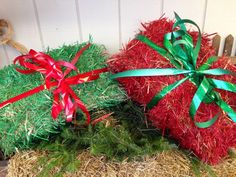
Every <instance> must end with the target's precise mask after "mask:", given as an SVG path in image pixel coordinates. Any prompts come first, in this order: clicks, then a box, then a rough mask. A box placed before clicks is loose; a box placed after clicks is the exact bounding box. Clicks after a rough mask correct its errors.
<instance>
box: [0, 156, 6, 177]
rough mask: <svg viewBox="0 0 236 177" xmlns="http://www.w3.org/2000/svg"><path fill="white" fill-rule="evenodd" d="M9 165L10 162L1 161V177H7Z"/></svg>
mask: <svg viewBox="0 0 236 177" xmlns="http://www.w3.org/2000/svg"><path fill="white" fill-rule="evenodd" d="M7 163H8V161H6V160H5V161H0V177H5V176H6V175H7Z"/></svg>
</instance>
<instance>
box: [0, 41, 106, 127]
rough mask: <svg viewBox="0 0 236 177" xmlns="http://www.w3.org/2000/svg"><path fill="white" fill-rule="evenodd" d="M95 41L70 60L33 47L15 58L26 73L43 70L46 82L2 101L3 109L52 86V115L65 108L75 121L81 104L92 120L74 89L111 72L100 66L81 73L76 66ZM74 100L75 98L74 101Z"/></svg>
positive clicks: (15, 61) (21, 71)
mask: <svg viewBox="0 0 236 177" xmlns="http://www.w3.org/2000/svg"><path fill="white" fill-rule="evenodd" d="M90 45H91V44H87V45H86V46H85V47H83V48H82V49H81V50H80V51H79V52H78V53H77V54H76V56H75V57H74V59H73V60H72V61H71V62H70V63H69V62H66V61H55V60H54V59H53V58H51V57H50V56H49V55H47V54H45V53H42V52H36V51H34V50H32V49H31V50H30V51H29V53H28V54H27V55H21V56H19V57H17V58H15V60H14V64H16V63H17V62H18V63H19V64H20V65H21V66H23V67H25V68H26V69H20V68H16V70H17V71H18V72H20V73H23V74H31V73H34V72H40V73H42V74H44V75H45V84H43V85H40V86H38V87H36V88H34V89H32V90H29V91H27V92H24V93H22V94H20V95H17V96H15V97H13V98H10V99H9V100H6V101H4V102H2V103H0V108H2V107H4V106H7V105H8V104H12V103H14V102H16V101H18V100H20V99H23V98H26V97H28V96H30V95H33V94H35V93H38V92H40V91H42V90H44V89H50V88H52V87H55V86H56V88H54V89H53V91H52V93H53V95H54V100H53V106H52V111H51V115H52V117H53V119H56V118H57V117H58V115H59V114H60V112H61V111H62V110H64V112H65V115H66V121H67V122H71V121H72V118H73V116H74V114H75V113H76V109H77V108H78V107H79V108H80V109H81V110H82V111H83V112H84V113H85V115H86V117H87V124H89V123H90V114H89V112H88V110H87V108H86V106H85V105H84V103H83V102H82V101H81V100H80V99H79V97H78V96H77V95H76V94H75V92H74V91H73V90H72V89H71V88H70V86H71V85H77V84H82V83H85V82H90V81H93V80H96V79H98V78H99V75H100V74H101V73H104V72H107V68H102V69H97V70H93V71H89V72H86V73H82V74H79V73H78V69H77V68H76V67H75V63H76V62H77V61H78V59H79V57H80V56H81V54H82V53H83V52H84V51H85V50H86V49H88V48H89V46H90ZM63 66H64V67H66V68H67V69H66V70H65V72H64V73H63V72H62V69H61V68H62V67H63ZM71 70H75V71H76V72H77V73H78V74H77V75H75V76H71V77H68V78H66V76H67V75H68V74H69V73H70V72H71ZM73 100H74V101H73Z"/></svg>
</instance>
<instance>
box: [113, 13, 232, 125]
mask: <svg viewBox="0 0 236 177" xmlns="http://www.w3.org/2000/svg"><path fill="white" fill-rule="evenodd" d="M175 18H176V22H175V23H174V25H173V28H172V29H173V31H172V32H170V33H167V34H165V36H164V40H163V45H164V47H163V48H162V47H160V46H158V45H157V44H156V43H154V42H153V41H151V40H150V39H148V38H147V37H146V36H143V35H137V36H136V39H137V40H139V41H141V42H143V43H145V44H146V45H148V46H149V47H150V48H152V49H153V50H155V51H156V52H158V53H159V54H160V55H162V56H163V57H164V58H166V59H167V60H168V61H169V62H170V63H171V64H172V65H173V66H174V67H175V68H164V69H136V70H128V71H124V72H120V73H117V74H114V75H112V76H111V78H112V79H117V78H124V77H143V76H171V75H184V76H185V77H184V78H183V79H180V80H178V81H176V82H174V83H173V84H170V85H168V86H166V87H164V88H163V89H162V90H161V91H160V92H159V93H157V94H156V95H155V96H154V97H153V98H152V99H151V101H150V102H149V103H148V104H147V107H148V108H149V109H152V108H153V107H155V106H156V105H157V104H158V102H159V101H160V100H161V99H162V98H163V97H164V96H165V95H167V94H168V93H170V92H171V91H173V90H174V89H175V88H177V87H178V86H179V85H181V84H182V83H184V82H185V81H187V80H189V81H190V82H192V83H193V84H194V85H195V86H196V87H197V91H196V93H195V94H194V96H193V99H192V101H191V104H190V108H189V115H190V117H191V119H192V120H193V121H194V124H195V125H196V126H197V127H199V128H207V127H210V126H211V125H213V124H214V123H215V122H216V121H217V119H218V117H219V115H220V113H217V114H216V115H215V116H214V117H213V118H211V119H209V120H208V121H205V122H196V121H195V120H194V117H195V116H196V114H197V111H198V108H199V107H200V105H201V103H202V102H204V103H215V104H217V105H218V106H219V107H220V108H221V109H222V111H223V112H225V113H226V114H227V115H228V116H229V118H231V119H232V121H233V122H236V112H235V111H234V110H233V109H232V108H231V107H230V106H229V105H228V104H227V103H226V102H224V101H223V100H222V98H221V96H220V94H219V93H218V92H217V91H216V90H215V88H217V89H222V90H226V91H230V92H234V93H236V84H232V83H230V82H226V81H223V80H217V79H212V78H208V77H207V76H208V75H211V76H220V75H232V76H236V73H234V72H231V71H229V70H226V69H221V68H216V69H209V68H210V67H211V65H212V64H213V63H214V62H215V61H216V60H217V57H216V56H211V57H209V58H208V59H207V61H206V62H205V63H204V64H202V65H201V66H199V67H198V68H197V58H198V54H199V51H200V48H201V31H200V28H199V27H198V25H197V24H196V23H195V22H193V21H191V20H189V19H181V18H180V17H179V16H178V15H177V14H176V13H175ZM185 23H189V24H192V25H193V26H195V27H196V28H197V30H198V38H197V42H196V45H195V46H194V44H193V39H192V37H191V35H190V34H188V32H187V29H186V26H185Z"/></svg>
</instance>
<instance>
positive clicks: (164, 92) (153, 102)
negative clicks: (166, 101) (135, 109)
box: [147, 77, 189, 109]
mask: <svg viewBox="0 0 236 177" xmlns="http://www.w3.org/2000/svg"><path fill="white" fill-rule="evenodd" d="M188 79H189V77H185V78H183V79H181V80H178V81H176V82H174V83H173V84H170V85H168V86H166V87H165V88H163V89H162V90H161V91H160V92H159V93H158V94H156V95H155V96H154V97H153V98H152V100H151V101H150V102H149V103H148V104H147V107H148V108H149V109H152V108H153V107H154V106H156V105H157V103H158V102H159V101H160V100H161V99H162V98H163V97H164V96H165V95H167V94H168V93H170V92H171V91H172V90H174V89H175V88H176V87H178V86H179V85H180V84H182V83H184V82H185V81H186V80H188Z"/></svg>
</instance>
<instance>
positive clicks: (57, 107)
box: [51, 93, 62, 120]
mask: <svg viewBox="0 0 236 177" xmlns="http://www.w3.org/2000/svg"><path fill="white" fill-rule="evenodd" d="M61 111H62V105H61V104H60V95H59V94H58V93H57V94H54V98H53V105H52V111H51V115H52V118H53V119H54V120H55V119H56V118H57V117H58V115H59V114H60V112H61Z"/></svg>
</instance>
